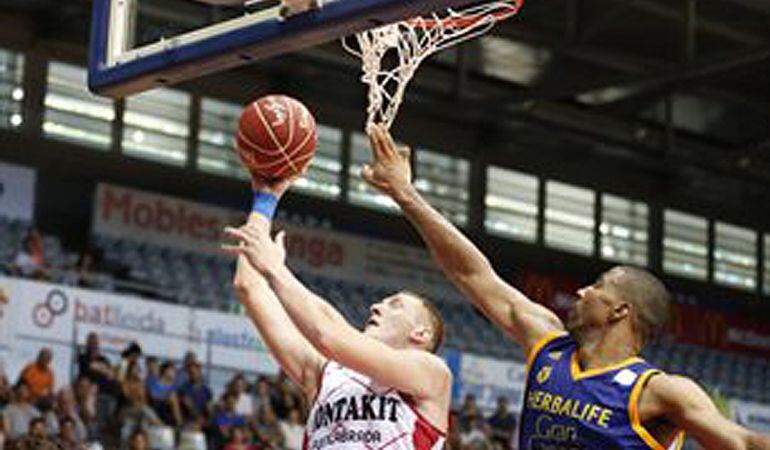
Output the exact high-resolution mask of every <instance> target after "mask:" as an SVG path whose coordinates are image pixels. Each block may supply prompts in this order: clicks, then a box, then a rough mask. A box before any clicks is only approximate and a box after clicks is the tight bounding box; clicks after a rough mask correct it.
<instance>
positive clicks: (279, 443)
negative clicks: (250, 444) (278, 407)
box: [252, 408, 286, 450]
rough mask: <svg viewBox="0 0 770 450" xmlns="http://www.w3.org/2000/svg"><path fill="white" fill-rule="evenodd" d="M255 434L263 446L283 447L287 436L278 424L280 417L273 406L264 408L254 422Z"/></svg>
mask: <svg viewBox="0 0 770 450" xmlns="http://www.w3.org/2000/svg"><path fill="white" fill-rule="evenodd" d="M252 426H253V427H254V431H255V433H254V434H255V435H256V436H257V440H258V441H259V443H260V445H261V447H262V448H265V449H273V450H278V449H281V448H283V446H284V442H285V440H286V439H285V438H284V435H283V433H282V432H281V427H280V426H279V424H278V417H277V416H276V415H275V411H273V408H262V409H261V410H260V411H259V414H258V415H257V421H256V423H254V422H252Z"/></svg>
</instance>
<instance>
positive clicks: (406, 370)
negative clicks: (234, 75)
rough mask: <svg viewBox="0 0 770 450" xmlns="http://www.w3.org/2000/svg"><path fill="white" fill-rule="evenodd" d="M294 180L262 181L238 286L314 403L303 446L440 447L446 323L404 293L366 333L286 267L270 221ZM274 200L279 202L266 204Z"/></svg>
mask: <svg viewBox="0 0 770 450" xmlns="http://www.w3.org/2000/svg"><path fill="white" fill-rule="evenodd" d="M288 184H289V182H284V183H281V184H280V185H278V186H272V187H271V186H256V187H257V188H258V192H257V193H256V194H255V207H254V211H253V213H252V214H251V215H250V217H249V219H248V224H247V225H246V226H243V227H241V228H238V229H232V228H230V229H227V230H226V232H227V234H228V235H229V236H230V237H233V238H235V239H237V240H238V241H239V243H238V245H234V246H228V245H225V246H223V248H224V249H225V250H226V251H228V252H230V253H233V254H236V255H238V263H237V269H236V275H235V279H234V285H235V289H236V291H237V292H238V294H239V297H240V299H241V302H242V303H243V304H244V305H245V307H246V311H247V313H248V315H249V317H250V318H251V319H252V321H253V322H254V323H255V325H256V327H257V329H258V331H259V333H260V335H261V336H262V338H263V339H264V341H265V343H266V344H267V346H268V348H269V349H270V352H271V353H272V354H273V356H274V357H275V358H276V359H277V360H278V363H279V364H280V366H281V367H282V368H283V369H284V371H285V372H286V373H287V374H288V375H289V377H290V378H291V379H292V380H293V381H294V382H295V383H296V384H297V385H298V386H300V387H301V388H302V390H303V392H304V394H305V397H306V398H307V400H308V404H310V405H311V408H310V413H309V415H308V421H307V425H306V427H305V436H304V444H303V449H312V450H328V449H334V450H354V449H355V450H360V449H362V448H370V449H378V450H439V449H440V448H442V446H443V442H444V438H445V433H446V429H447V425H448V423H447V421H448V417H449V405H450V399H451V373H450V371H449V368H448V367H447V366H446V364H445V363H444V361H443V360H442V359H441V358H439V357H438V356H436V355H435V354H434V352H435V351H436V349H437V348H438V347H439V345H440V343H441V340H442V339H443V321H442V319H441V317H440V315H439V314H438V311H437V310H436V309H435V307H433V306H432V305H431V304H430V303H428V301H427V300H425V299H423V298H421V297H419V296H417V295H415V294H412V293H409V292H400V293H397V294H395V295H392V296H390V297H388V298H386V299H383V300H381V301H380V302H378V303H376V304H374V305H372V307H371V308H370V309H371V316H370V318H369V320H367V322H366V325H365V327H364V330H363V331H359V330H357V329H355V328H353V327H352V326H351V325H350V324H348V322H347V321H346V320H345V319H344V318H343V316H342V315H340V314H339V313H338V312H337V311H336V310H335V309H334V308H333V307H332V306H331V305H330V304H329V303H327V302H326V301H325V300H323V299H321V298H320V297H318V296H316V295H315V294H313V293H312V292H311V291H310V290H308V289H307V288H306V287H305V286H304V285H303V284H302V283H301V282H300V281H299V280H298V279H297V278H296V277H295V276H294V275H293V274H292V272H291V271H290V270H289V269H288V268H287V267H286V265H285V257H286V253H285V250H284V247H283V234H282V233H279V234H278V236H277V238H276V239H275V240H273V239H271V237H270V218H271V217H272V213H273V212H274V210H275V205H276V204H277V201H278V198H279V197H280V196H281V194H282V193H283V191H285V189H286V187H287V186H288ZM265 198H268V199H270V201H268V202H266V201H265Z"/></svg>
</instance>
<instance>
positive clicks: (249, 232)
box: [238, 224, 259, 242]
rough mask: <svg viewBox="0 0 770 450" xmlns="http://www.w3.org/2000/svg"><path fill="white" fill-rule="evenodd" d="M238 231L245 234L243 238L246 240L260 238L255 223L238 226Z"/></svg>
mask: <svg viewBox="0 0 770 450" xmlns="http://www.w3.org/2000/svg"><path fill="white" fill-rule="evenodd" d="M238 231H240V232H241V234H243V240H244V241H246V242H251V241H255V240H257V239H258V238H259V232H258V228H257V227H256V226H254V225H249V224H247V225H244V226H242V227H240V228H238Z"/></svg>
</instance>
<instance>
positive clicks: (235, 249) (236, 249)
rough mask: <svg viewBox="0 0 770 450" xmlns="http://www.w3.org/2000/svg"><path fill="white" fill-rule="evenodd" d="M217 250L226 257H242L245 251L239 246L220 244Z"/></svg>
mask: <svg viewBox="0 0 770 450" xmlns="http://www.w3.org/2000/svg"><path fill="white" fill-rule="evenodd" d="M219 249H220V250H221V251H222V253H225V254H228V255H242V254H243V253H244V251H245V249H244V248H243V247H242V246H240V245H229V244H222V245H221V246H220V247H219Z"/></svg>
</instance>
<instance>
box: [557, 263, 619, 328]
mask: <svg viewBox="0 0 770 450" xmlns="http://www.w3.org/2000/svg"><path fill="white" fill-rule="evenodd" d="M620 275H621V274H619V273H617V272H616V271H615V270H610V271H608V272H605V273H604V274H602V276H600V277H599V279H597V280H596V281H595V282H594V283H593V284H591V285H590V286H586V287H583V288H581V289H578V291H577V298H576V299H575V303H574V304H573V306H572V309H571V310H570V311H569V315H568V316H567V328H568V329H569V331H570V332H573V333H574V332H580V331H583V330H585V329H589V328H596V327H601V326H603V325H606V324H607V323H608V322H609V318H610V314H611V313H612V310H613V308H614V307H615V305H616V303H617V299H618V295H617V291H616V279H617V277H618V276H620Z"/></svg>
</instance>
